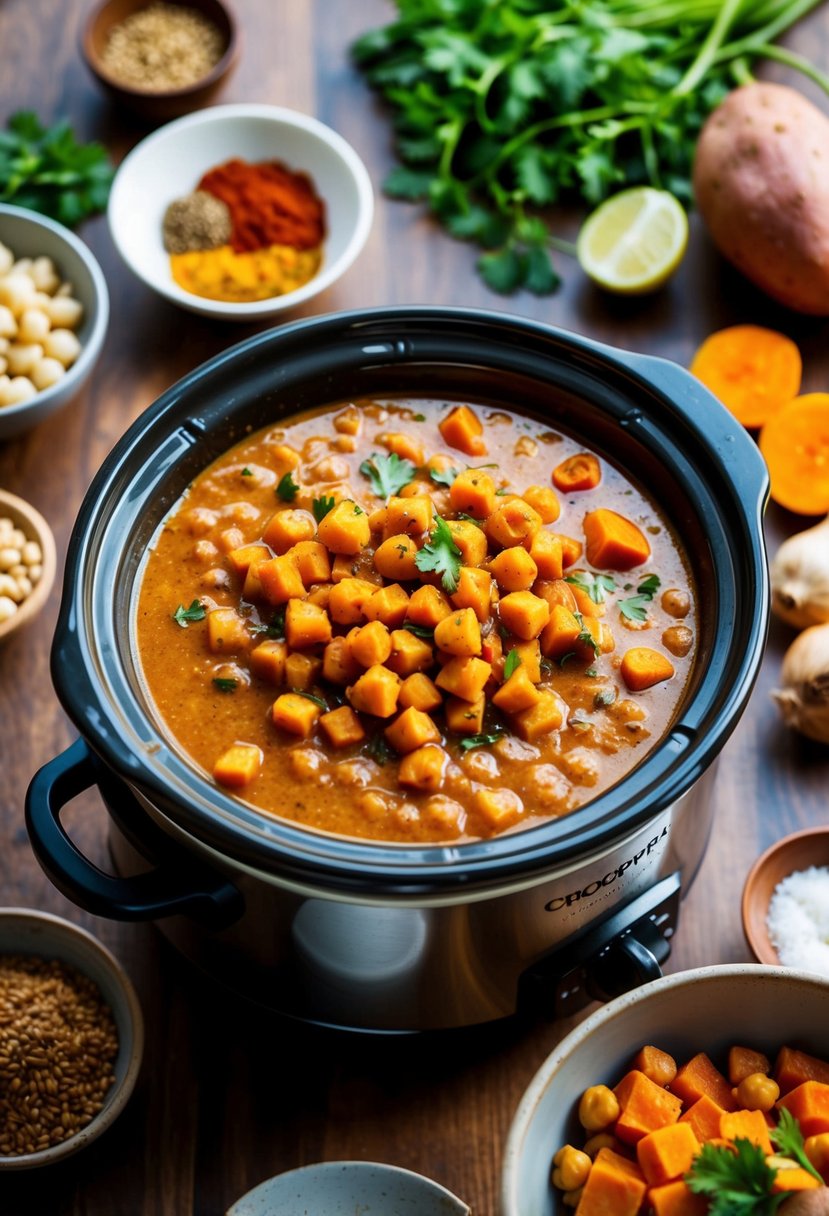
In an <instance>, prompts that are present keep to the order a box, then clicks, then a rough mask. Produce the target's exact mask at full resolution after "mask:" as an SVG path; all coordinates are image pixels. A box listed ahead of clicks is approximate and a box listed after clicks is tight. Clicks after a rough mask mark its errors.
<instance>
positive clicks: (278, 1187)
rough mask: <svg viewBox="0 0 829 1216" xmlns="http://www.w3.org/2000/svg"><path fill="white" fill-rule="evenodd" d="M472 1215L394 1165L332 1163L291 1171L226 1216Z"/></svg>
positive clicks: (442, 1192) (433, 1185) (245, 1197)
mask: <svg viewBox="0 0 829 1216" xmlns="http://www.w3.org/2000/svg"><path fill="white" fill-rule="evenodd" d="M317 1212H319V1213H325V1216H354V1213H355V1212H359V1213H360V1214H361V1216H470V1209H469V1208H468V1207H467V1205H466V1204H465V1203H464V1202H463V1201H462V1200H460V1199H458V1197H457V1196H456V1195H453V1194H452V1193H451V1191H447V1190H446V1188H445V1187H442V1186H440V1185H439V1184H438V1183H437V1182H433V1181H432V1179H431V1178H424V1177H423V1175H422V1174H414V1173H412V1171H411V1170H404V1169H400V1168H399V1167H398V1166H395V1165H381V1164H378V1163H376V1162H373V1161H327V1162H323V1163H321V1164H319V1165H306V1166H303V1167H302V1168H301V1169H298V1170H289V1171H288V1172H287V1173H285V1174H278V1175H277V1176H276V1177H275V1178H269V1179H268V1180H267V1182H262V1183H260V1185H259V1186H257V1187H254V1188H253V1190H252V1191H248V1193H247V1195H243V1196H242V1198H241V1199H239V1200H238V1201H237V1202H236V1203H234V1205H233V1207H232V1208H229V1209H228V1212H227V1216H306V1214H308V1216H310V1213H317Z"/></svg>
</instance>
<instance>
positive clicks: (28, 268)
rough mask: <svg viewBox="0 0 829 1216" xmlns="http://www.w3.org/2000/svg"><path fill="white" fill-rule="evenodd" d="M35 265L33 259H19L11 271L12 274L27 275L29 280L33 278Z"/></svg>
mask: <svg viewBox="0 0 829 1216" xmlns="http://www.w3.org/2000/svg"><path fill="white" fill-rule="evenodd" d="M33 265H34V263H33V261H32V259H31V258H18V259H17V261H16V262H15V263H14V265H13V266H12V268H11V270H10V271H9V273H10V274H25V275H28V277H29V278H31V277H32V266H33Z"/></svg>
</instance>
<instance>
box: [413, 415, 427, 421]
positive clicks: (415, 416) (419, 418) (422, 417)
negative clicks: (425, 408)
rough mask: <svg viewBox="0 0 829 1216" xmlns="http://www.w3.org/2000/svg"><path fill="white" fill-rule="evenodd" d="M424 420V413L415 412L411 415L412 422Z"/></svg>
mask: <svg viewBox="0 0 829 1216" xmlns="http://www.w3.org/2000/svg"><path fill="white" fill-rule="evenodd" d="M425 421H426V415H425V414H415V415H414V416H413V417H412V422H425Z"/></svg>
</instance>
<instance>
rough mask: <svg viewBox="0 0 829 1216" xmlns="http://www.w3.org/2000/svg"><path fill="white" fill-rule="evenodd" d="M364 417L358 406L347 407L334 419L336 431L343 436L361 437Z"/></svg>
mask: <svg viewBox="0 0 829 1216" xmlns="http://www.w3.org/2000/svg"><path fill="white" fill-rule="evenodd" d="M362 424H363V416H362V414H361V413H360V411H359V410H358V409H357V406H356V405H347V406H346V407H345V409H344V410H341V411H340V412H339V414H337V416H336V418H335V419H334V430H335V431H339V433H340V434H341V435H359V434H360V427H361V426H362Z"/></svg>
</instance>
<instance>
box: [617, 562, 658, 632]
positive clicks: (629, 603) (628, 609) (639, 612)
mask: <svg viewBox="0 0 829 1216" xmlns="http://www.w3.org/2000/svg"><path fill="white" fill-rule="evenodd" d="M659 587H660V580H659V576H658V575H656V574H649V575H647V577H646V578H643V579H642V582H641V583H640V584H639V586H638V587H637V588H636V595H631V596H629V597H628V598H627V599H625V600H619V611H620V612H621V614H622V616H623V617H625V618H626V619H627V620H629V621H638V622H642V621H646V620H647V619H648V605H649V604H650V603H651V601H652V600H653V597H654V596H655V595H656V593H657V591H658V590H659Z"/></svg>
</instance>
